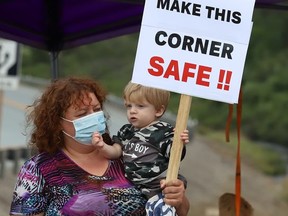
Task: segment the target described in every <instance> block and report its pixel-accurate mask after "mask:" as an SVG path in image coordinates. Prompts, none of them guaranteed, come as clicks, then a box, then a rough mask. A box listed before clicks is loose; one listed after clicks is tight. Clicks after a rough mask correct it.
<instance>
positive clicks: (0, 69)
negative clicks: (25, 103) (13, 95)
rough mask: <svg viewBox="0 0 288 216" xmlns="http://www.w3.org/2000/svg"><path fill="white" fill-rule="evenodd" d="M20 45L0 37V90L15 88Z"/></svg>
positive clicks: (17, 81) (16, 85)
mask: <svg viewBox="0 0 288 216" xmlns="http://www.w3.org/2000/svg"><path fill="white" fill-rule="evenodd" d="M19 57H20V46H19V44H18V43H17V42H15V41H10V40H6V39H0V90H15V89H17V88H18V84H19V68H20V67H19V65H20V64H19Z"/></svg>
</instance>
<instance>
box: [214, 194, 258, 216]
mask: <svg viewBox="0 0 288 216" xmlns="http://www.w3.org/2000/svg"><path fill="white" fill-rule="evenodd" d="M219 216H235V194H232V193H224V194H223V195H222V196H220V198H219ZM240 216H253V207H252V206H251V205H250V203H249V202H248V201H246V200H245V199H244V198H242V197H241V207H240Z"/></svg>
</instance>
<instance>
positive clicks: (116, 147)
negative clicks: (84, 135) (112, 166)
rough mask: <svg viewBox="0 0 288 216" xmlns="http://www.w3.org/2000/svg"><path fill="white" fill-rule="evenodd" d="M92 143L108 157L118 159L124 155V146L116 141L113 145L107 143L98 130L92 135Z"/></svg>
mask: <svg viewBox="0 0 288 216" xmlns="http://www.w3.org/2000/svg"><path fill="white" fill-rule="evenodd" d="M92 145H94V146H95V147H96V148H98V149H99V150H100V152H101V153H102V154H103V155H104V156H105V157H106V158H108V159H117V158H119V157H120V156H121V155H122V148H121V146H120V144H119V143H114V144H113V145H108V144H106V143H105V142H104V141H103V138H102V136H101V134H100V133H98V132H94V133H93V135H92Z"/></svg>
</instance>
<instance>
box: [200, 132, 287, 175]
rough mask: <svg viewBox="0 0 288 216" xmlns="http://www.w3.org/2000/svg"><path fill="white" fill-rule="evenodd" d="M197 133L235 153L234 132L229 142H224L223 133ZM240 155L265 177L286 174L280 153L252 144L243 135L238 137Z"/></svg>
mask: <svg viewBox="0 0 288 216" xmlns="http://www.w3.org/2000/svg"><path fill="white" fill-rule="evenodd" d="M199 131H200V132H201V133H202V134H204V135H205V136H206V137H207V138H208V139H209V140H213V141H214V142H216V143H218V145H223V147H226V148H227V149H228V151H229V152H231V154H232V153H235V152H236V150H237V144H238V139H237V134H236V132H231V133H230V142H226V140H225V132H224V131H207V130H206V131H205V132H204V131H203V129H202V130H201V129H200V130H199ZM240 153H241V158H242V160H244V161H246V162H247V163H249V164H250V165H252V166H254V167H255V168H256V169H258V170H260V171H261V172H262V173H264V174H266V175H269V176H282V175H285V174H286V161H285V159H284V158H283V155H282V154H281V153H279V152H277V151H276V150H273V149H271V148H268V147H266V146H264V145H261V144H259V143H256V142H253V141H251V140H249V139H247V138H246V137H245V136H243V135H241V136H240Z"/></svg>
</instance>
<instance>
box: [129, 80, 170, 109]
mask: <svg viewBox="0 0 288 216" xmlns="http://www.w3.org/2000/svg"><path fill="white" fill-rule="evenodd" d="M123 97H124V100H126V101H130V102H135V103H141V102H142V101H144V100H146V101H147V102H148V103H150V104H152V105H153V106H154V107H155V109H156V110H160V109H161V108H162V107H164V110H166V108H167V106H168V103H169V99H170V92H169V91H166V90H162V89H158V88H152V87H147V86H143V85H140V84H136V83H132V82H129V83H128V84H127V85H126V87H125V89H124V94H123Z"/></svg>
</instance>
